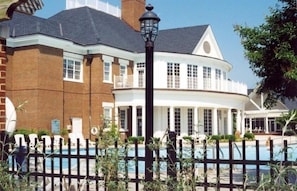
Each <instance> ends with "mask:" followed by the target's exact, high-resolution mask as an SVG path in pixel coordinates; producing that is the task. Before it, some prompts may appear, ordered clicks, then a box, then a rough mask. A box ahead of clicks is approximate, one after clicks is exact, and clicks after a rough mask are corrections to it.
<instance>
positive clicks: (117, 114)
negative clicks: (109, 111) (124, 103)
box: [114, 106, 120, 127]
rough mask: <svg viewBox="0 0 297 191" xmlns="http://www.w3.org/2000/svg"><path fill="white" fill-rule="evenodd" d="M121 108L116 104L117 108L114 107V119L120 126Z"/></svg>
mask: <svg viewBox="0 0 297 191" xmlns="http://www.w3.org/2000/svg"><path fill="white" fill-rule="evenodd" d="M119 109H120V107H118V106H115V108H114V116H115V117H114V121H115V124H117V126H118V127H119V126H120V121H119Z"/></svg>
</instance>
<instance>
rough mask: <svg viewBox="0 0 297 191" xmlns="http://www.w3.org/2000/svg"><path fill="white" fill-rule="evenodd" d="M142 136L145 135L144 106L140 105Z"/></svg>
mask: <svg viewBox="0 0 297 191" xmlns="http://www.w3.org/2000/svg"><path fill="white" fill-rule="evenodd" d="M141 118H142V136H143V137H145V128H146V126H145V106H144V105H143V106H142V117H141Z"/></svg>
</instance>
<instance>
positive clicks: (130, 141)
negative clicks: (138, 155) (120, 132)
mask: <svg viewBox="0 0 297 191" xmlns="http://www.w3.org/2000/svg"><path fill="white" fill-rule="evenodd" d="M143 141H144V137H142V136H138V137H133V136H130V137H128V142H129V143H130V144H133V143H135V142H137V143H140V144H141V143H143Z"/></svg>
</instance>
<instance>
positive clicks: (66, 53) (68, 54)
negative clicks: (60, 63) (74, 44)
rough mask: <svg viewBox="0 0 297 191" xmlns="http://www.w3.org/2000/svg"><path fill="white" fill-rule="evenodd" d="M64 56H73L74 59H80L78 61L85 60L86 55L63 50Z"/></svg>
mask: <svg viewBox="0 0 297 191" xmlns="http://www.w3.org/2000/svg"><path fill="white" fill-rule="evenodd" d="M63 57H64V58H65V57H66V58H72V59H75V60H78V61H83V59H84V56H83V55H80V54H74V53H71V52H66V51H64V52H63Z"/></svg>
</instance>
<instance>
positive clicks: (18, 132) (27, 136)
mask: <svg viewBox="0 0 297 191" xmlns="http://www.w3.org/2000/svg"><path fill="white" fill-rule="evenodd" d="M31 133H35V132H34V131H33V130H32V129H17V130H16V131H15V132H14V134H23V135H24V136H25V139H26V140H28V139H29V134H31Z"/></svg>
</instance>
